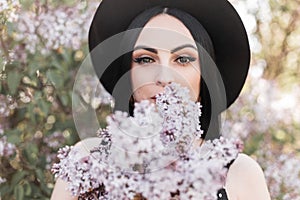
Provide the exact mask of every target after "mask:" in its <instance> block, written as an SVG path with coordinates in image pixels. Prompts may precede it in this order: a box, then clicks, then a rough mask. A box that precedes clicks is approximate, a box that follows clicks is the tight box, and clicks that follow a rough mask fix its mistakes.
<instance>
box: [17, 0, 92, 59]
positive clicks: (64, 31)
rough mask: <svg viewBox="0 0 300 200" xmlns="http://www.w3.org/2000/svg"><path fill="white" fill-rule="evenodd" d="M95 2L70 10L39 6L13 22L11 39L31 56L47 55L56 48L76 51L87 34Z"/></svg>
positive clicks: (69, 8)
mask: <svg viewBox="0 0 300 200" xmlns="http://www.w3.org/2000/svg"><path fill="white" fill-rule="evenodd" d="M95 4H96V3H95V2H91V3H89V4H88V7H87V8H85V6H84V5H83V3H78V4H76V5H75V6H73V7H66V6H64V7H56V8H54V7H50V6H47V8H45V7H43V6H39V5H37V6H39V9H37V10H38V12H31V11H22V12H20V13H19V19H18V21H17V33H16V35H15V39H16V40H17V41H22V43H23V44H24V45H25V49H26V50H28V51H29V52H30V53H32V54H34V53H35V52H37V51H40V52H41V53H42V54H45V55H48V54H49V53H50V52H51V50H57V49H58V48H60V47H65V48H72V49H74V50H76V49H79V48H80V47H81V45H82V41H83V40H85V39H86V38H87V31H86V30H88V27H89V25H90V21H91V19H92V13H94V11H95V9H96V8H97V6H96V5H95Z"/></svg>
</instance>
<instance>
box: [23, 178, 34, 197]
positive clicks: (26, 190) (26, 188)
mask: <svg viewBox="0 0 300 200" xmlns="http://www.w3.org/2000/svg"><path fill="white" fill-rule="evenodd" d="M23 187H24V193H25V195H26V196H29V195H31V192H32V190H31V186H30V184H29V182H28V181H24V185H23Z"/></svg>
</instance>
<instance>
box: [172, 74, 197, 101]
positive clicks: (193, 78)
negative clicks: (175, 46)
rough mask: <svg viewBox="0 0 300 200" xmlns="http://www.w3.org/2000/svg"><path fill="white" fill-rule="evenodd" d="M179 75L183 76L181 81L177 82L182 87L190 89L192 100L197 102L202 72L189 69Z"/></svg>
mask: <svg viewBox="0 0 300 200" xmlns="http://www.w3.org/2000/svg"><path fill="white" fill-rule="evenodd" d="M178 73H180V74H181V80H178V81H177V82H179V83H180V84H181V85H182V86H185V87H187V88H189V90H190V96H191V100H193V101H195V102H196V101H197V100H198V98H199V94H200V77H201V73H200V71H199V70H195V69H187V70H184V71H181V72H178Z"/></svg>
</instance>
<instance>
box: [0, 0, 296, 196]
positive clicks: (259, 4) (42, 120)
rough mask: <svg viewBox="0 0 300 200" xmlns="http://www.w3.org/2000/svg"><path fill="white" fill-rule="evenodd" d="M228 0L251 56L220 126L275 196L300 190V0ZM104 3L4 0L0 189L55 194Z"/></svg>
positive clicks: (0, 2) (0, 16) (0, 5)
mask: <svg viewBox="0 0 300 200" xmlns="http://www.w3.org/2000/svg"><path fill="white" fill-rule="evenodd" d="M230 2H231V3H232V4H233V6H234V7H235V8H236V9H237V10H238V12H239V13H240V15H241V18H242V20H243V21H244V23H245V26H246V29H247V32H248V35H249V39H250V46H251V50H252V58H251V69H250V72H249V76H248V79H247V81H246V85H245V87H244V88H243V91H242V93H241V95H240V97H239V98H238V100H237V101H236V103H234V104H233V105H232V106H231V107H230V108H229V109H228V111H226V112H225V113H223V119H224V120H223V122H222V131H223V135H224V136H226V137H238V138H241V139H242V140H243V141H244V143H245V149H244V152H245V153H246V154H248V155H250V156H251V157H253V158H254V159H256V160H257V161H258V163H259V164H260V165H261V166H262V168H263V170H264V172H265V176H266V179H267V184H268V187H269V190H270V193H271V196H272V199H278V200H291V199H293V200H295V199H300V134H299V133H300V1H299V0H292V1H291V0H231V1H230ZM98 5H99V1H95V0H88V1H84V0H82V1H79V0H60V1H55V0H0V32H1V37H0V199H3V200H6V199H15V200H26V199H30V200H31V199H50V195H51V191H52V189H53V187H54V181H55V180H54V177H53V175H52V174H51V172H50V168H51V165H52V164H53V163H54V162H57V158H56V153H57V150H58V149H59V148H60V147H63V146H65V145H73V144H75V143H76V142H77V141H79V137H78V134H77V132H76V129H75V125H74V121H73V118H72V92H73V84H74V81H75V80H74V79H75V76H76V72H77V70H78V69H79V66H80V64H81V63H82V61H83V60H84V59H85V57H86V55H87V53H88V48H87V33H88V30H89V25H90V22H91V19H92V16H93V14H94V12H95V10H96V8H97V6H98ZM224 23H226V22H224ZM232 59H234V58H232ZM86 81H87V82H90V83H91V84H92V83H93V81H94V80H89V77H87V80H86ZM83 99H84V100H85V101H86V103H87V104H92V103H93V102H91V101H90V98H89V97H83ZM73 101H74V99H73ZM98 106H99V105H98ZM100 118H101V117H100ZM254 192H255V191H254Z"/></svg>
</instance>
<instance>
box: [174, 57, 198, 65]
mask: <svg viewBox="0 0 300 200" xmlns="http://www.w3.org/2000/svg"><path fill="white" fill-rule="evenodd" d="M195 60H196V58H194V57H191V56H179V57H178V58H176V60H175V61H176V62H178V63H179V64H181V65H187V64H189V63H190V62H194V61H195Z"/></svg>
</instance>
